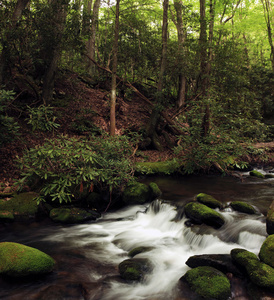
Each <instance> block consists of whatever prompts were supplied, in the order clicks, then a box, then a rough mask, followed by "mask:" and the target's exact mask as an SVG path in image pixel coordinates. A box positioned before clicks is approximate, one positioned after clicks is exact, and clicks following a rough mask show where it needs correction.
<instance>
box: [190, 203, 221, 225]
mask: <svg viewBox="0 0 274 300" xmlns="http://www.w3.org/2000/svg"><path fill="white" fill-rule="evenodd" d="M185 214H186V216H187V217H188V218H189V219H191V221H193V222H194V223H197V224H202V223H205V224H207V225H209V226H213V227H215V228H220V227H221V226H222V225H223V224H224V223H225V220H224V218H223V216H222V215H221V214H220V213H218V212H217V211H215V210H213V209H211V208H209V207H208V206H206V205H204V204H201V203H198V202H189V203H188V204H186V206H185Z"/></svg>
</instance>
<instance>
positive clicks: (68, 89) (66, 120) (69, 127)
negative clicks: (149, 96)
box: [0, 73, 274, 191]
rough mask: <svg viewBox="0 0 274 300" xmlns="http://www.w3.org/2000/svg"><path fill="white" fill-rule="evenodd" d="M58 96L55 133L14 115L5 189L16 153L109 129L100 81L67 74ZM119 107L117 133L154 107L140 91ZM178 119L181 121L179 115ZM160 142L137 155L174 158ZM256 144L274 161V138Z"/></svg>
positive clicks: (136, 125)
mask: <svg viewBox="0 0 274 300" xmlns="http://www.w3.org/2000/svg"><path fill="white" fill-rule="evenodd" d="M55 98H56V99H55V100H54V102H53V106H54V107H56V108H55V110H54V113H55V115H56V116H57V119H56V123H58V124H60V127H59V128H58V130H57V131H55V132H53V133H52V132H43V131H32V128H31V126H30V125H27V122H26V120H25V119H26V117H27V115H24V113H23V114H22V113H20V114H18V115H15V116H14V117H15V119H16V120H17V122H18V123H19V125H20V131H19V136H18V137H17V138H16V140H14V141H13V142H11V143H9V144H7V145H6V146H5V147H3V148H0V168H1V171H0V186H2V190H3V189H6V191H8V190H10V189H11V187H12V186H13V184H14V182H15V181H16V180H18V178H19V177H20V170H19V169H18V166H17V164H16V157H17V156H21V155H22V153H23V152H24V150H27V149H30V148H32V147H34V146H35V145H40V144H42V143H43V142H44V141H45V139H46V138H53V137H56V136H58V135H60V134H66V135H69V136H72V135H77V136H79V135H80V136H85V135H86V134H89V133H90V132H88V130H89V126H90V124H94V125H95V126H96V127H94V128H93V129H94V130H98V129H100V130H103V131H107V132H108V131H109V123H110V122H109V115H110V109H109V100H110V91H109V89H108V88H107V87H106V86H101V85H98V86H94V87H92V88H91V87H90V86H89V85H88V84H87V83H86V82H85V80H83V79H82V78H79V77H78V76H77V74H73V73H71V74H66V76H65V77H63V78H62V80H59V81H57V84H56V87H55ZM116 109H117V113H116V134H119V135H121V134H126V133H127V132H129V131H130V132H132V131H134V132H140V131H141V130H142V129H143V128H144V127H145V125H146V123H147V122H148V120H149V117H150V114H151V109H152V107H151V105H149V104H148V103H147V102H145V101H144V100H142V99H141V98H140V97H138V96H137V95H131V97H130V98H126V97H124V98H122V97H118V98H117V106H116ZM166 113H167V115H168V116H169V117H170V118H173V119H174V116H175V115H176V108H174V107H173V108H172V107H171V108H170V109H169V110H168V111H166ZM176 121H177V122H178V124H179V125H180V123H179V121H178V119H177V120H176ZM181 125H182V126H184V125H185V124H181ZM85 129H87V132H85ZM170 139H171V140H172V141H173V142H174V143H175V139H174V136H172V135H170ZM161 142H162V144H163V146H164V150H163V151H162V152H159V151H157V150H143V151H142V155H141V156H139V157H136V158H135V159H136V160H144V159H145V160H147V161H165V160H168V159H171V158H173V157H174V153H173V151H172V150H171V149H170V148H169V147H168V146H167V145H166V143H165V140H164V139H162V140H161ZM253 147H254V148H257V149H267V152H268V153H269V155H268V158H269V163H271V162H274V141H273V142H269V143H257V144H254V145H253ZM247 160H249V162H251V163H252V162H254V163H256V162H260V158H258V157H257V158H256V159H255V158H252V157H249V158H247ZM256 160H257V161H256Z"/></svg>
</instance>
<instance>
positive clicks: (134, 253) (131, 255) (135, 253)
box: [128, 246, 153, 257]
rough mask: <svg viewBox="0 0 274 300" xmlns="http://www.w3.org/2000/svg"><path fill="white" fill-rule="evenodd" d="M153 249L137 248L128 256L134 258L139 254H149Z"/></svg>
mask: <svg viewBox="0 0 274 300" xmlns="http://www.w3.org/2000/svg"><path fill="white" fill-rule="evenodd" d="M152 249H153V247H144V246H140V247H136V248H133V249H131V250H130V251H129V253H128V256H130V257H134V256H135V255H137V254H140V253H144V252H148V251H151V250H152Z"/></svg>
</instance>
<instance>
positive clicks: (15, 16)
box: [0, 0, 29, 84]
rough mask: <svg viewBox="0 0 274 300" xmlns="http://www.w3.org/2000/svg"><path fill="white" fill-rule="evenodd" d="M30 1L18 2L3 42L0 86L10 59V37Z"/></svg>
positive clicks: (0, 61)
mask: <svg viewBox="0 0 274 300" xmlns="http://www.w3.org/2000/svg"><path fill="white" fill-rule="evenodd" d="M28 3H29V0H18V1H17V3H16V5H15V9H14V11H13V14H12V17H11V23H10V26H9V28H8V32H7V35H6V37H5V38H4V40H3V41H2V52H1V54H0V84H1V83H3V79H4V72H5V68H6V64H7V59H8V43H9V41H10V35H11V33H12V30H15V28H16V23H17V22H18V21H19V20H20V19H21V17H22V14H23V10H24V9H25V8H26V6H27V5H28Z"/></svg>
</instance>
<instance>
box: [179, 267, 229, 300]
mask: <svg viewBox="0 0 274 300" xmlns="http://www.w3.org/2000/svg"><path fill="white" fill-rule="evenodd" d="M181 280H185V281H186V282H187V283H188V284H189V286H190V288H191V289H192V290H193V291H195V293H197V294H198V295H200V296H201V297H203V298H204V299H216V300H227V299H229V297H230V296H231V291H230V282H229V280H228V278H227V277H226V276H225V275H224V274H223V273H222V272H220V271H219V270H217V269H215V268H212V267H206V266H201V267H197V268H194V269H192V270H189V271H187V272H186V274H185V275H184V276H183V277H182V278H181Z"/></svg>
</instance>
